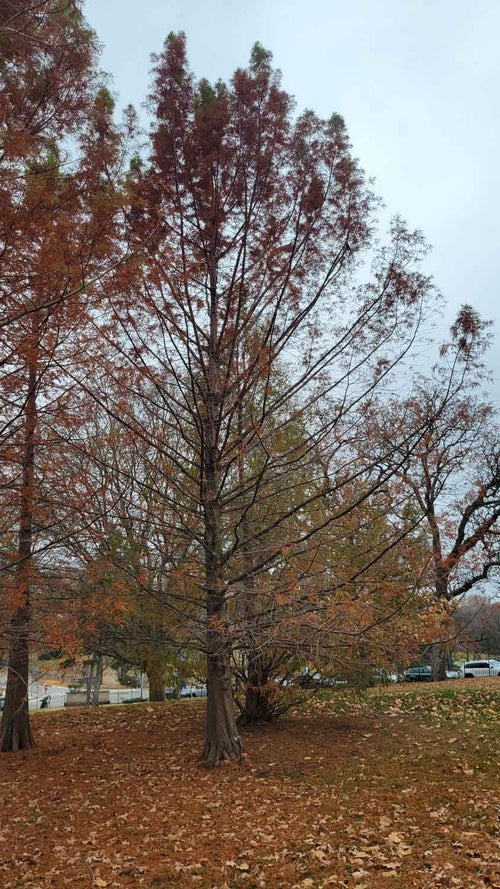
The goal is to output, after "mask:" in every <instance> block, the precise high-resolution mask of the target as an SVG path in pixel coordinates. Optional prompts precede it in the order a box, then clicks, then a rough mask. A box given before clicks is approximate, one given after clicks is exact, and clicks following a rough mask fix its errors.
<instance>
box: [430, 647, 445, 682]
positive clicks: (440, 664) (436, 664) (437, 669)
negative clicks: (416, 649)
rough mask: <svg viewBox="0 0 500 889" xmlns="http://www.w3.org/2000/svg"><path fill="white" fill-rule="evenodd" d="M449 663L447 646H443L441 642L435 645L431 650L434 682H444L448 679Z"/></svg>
mask: <svg viewBox="0 0 500 889" xmlns="http://www.w3.org/2000/svg"><path fill="white" fill-rule="evenodd" d="M447 661H448V650H447V647H446V645H442V644H440V643H439V642H438V643H436V644H435V645H433V646H432V647H431V650H430V662H431V666H432V681H433V682H443V681H444V680H445V679H446V663H447Z"/></svg>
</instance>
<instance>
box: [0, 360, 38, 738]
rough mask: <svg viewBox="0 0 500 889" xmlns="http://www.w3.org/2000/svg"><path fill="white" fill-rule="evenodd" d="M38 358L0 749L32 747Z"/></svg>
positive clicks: (31, 370) (32, 380)
mask: <svg viewBox="0 0 500 889" xmlns="http://www.w3.org/2000/svg"><path fill="white" fill-rule="evenodd" d="M36 384H37V359H36V344H35V345H34V346H33V351H32V354H31V355H30V361H29V365H28V395H27V398H26V406H25V433H24V453H23V471H22V486H21V507H20V520H19V538H18V564H17V571H16V585H15V589H14V590H13V595H12V605H11V618H10V622H9V657H8V662H7V687H6V690H5V703H4V710H3V716H2V728H1V733H0V750H1V751H2V752H9V751H13V752H17V751H18V750H26V749H29V748H30V747H33V746H34V740H33V736H32V734H31V728H30V721H29V710H28V682H29V643H28V629H29V624H30V617H31V608H30V589H31V568H32V566H31V561H32V547H33V508H34V496H35V432H36V425H37V409H36Z"/></svg>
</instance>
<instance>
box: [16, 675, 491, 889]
mask: <svg viewBox="0 0 500 889" xmlns="http://www.w3.org/2000/svg"><path fill="white" fill-rule="evenodd" d="M204 708H205V704H204V702H203V701H181V702H166V703H165V704H158V705H150V704H143V705H135V706H133V705H129V706H122V707H116V706H115V707H106V708H100V709H99V710H97V711H89V710H85V709H78V710H73V711H59V712H55V711H54V712H50V711H49V712H41V713H37V714H35V715H34V716H33V727H34V732H35V735H36V738H37V742H38V746H37V748H36V749H35V750H33V751H30V752H28V753H25V754H2V755H1V757H0V887H1V889H14V887H16V889H17V887H26V889H28V887H30V889H42V887H44V889H45V887H49V886H50V887H52V889H62V887H68V886H71V887H73V886H74V887H76V889H80V887H81V889H105V887H109V889H115V887H120V889H121V887H123V889H126V887H130V889H132V887H133V889H136V887H144V889H169V887H187V886H190V887H191V886H199V887H201V889H236V887H245V889H255V887H266V889H268V887H271V889H272V887H301V889H323V887H330V886H333V887H357V889H372V887H375V889H377V887H387V889H391V887H405V889H408V887H422V889H424V887H425V889H428V887H431V886H440V887H455V889H462V887H486V889H491V887H500V778H499V762H500V680H498V679H488V680H474V681H470V682H467V681H466V680H463V681H458V682H449V683H446V684H438V685H432V686H419V685H415V686H398V687H393V688H390V689H375V690H372V691H371V692H369V693H368V694H367V695H366V697H364V698H360V697H358V696H356V695H354V694H353V693H349V692H346V691H342V692H337V693H333V694H331V695H330V697H329V698H328V696H325V697H324V698H323V699H322V700H318V699H315V700H314V701H313V702H311V703H310V704H309V705H308V706H307V708H306V709H305V710H302V711H299V712H297V713H295V714H292V715H289V716H288V717H286V718H284V719H283V720H282V721H281V722H279V723H278V724H277V725H275V726H266V727H264V728H262V729H258V730H255V729H254V730H252V731H246V732H245V733H244V745H245V750H246V757H245V760H244V762H243V764H242V765H241V766H232V765H231V766H225V767H222V768H220V769H217V770H215V771H212V772H210V771H206V770H205V769H203V768H200V764H199V760H198V754H199V750H200V747H201V742H202V736H203V717H204Z"/></svg>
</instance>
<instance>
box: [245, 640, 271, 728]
mask: <svg viewBox="0 0 500 889" xmlns="http://www.w3.org/2000/svg"><path fill="white" fill-rule="evenodd" d="M272 704H273V698H272V692H271V688H270V685H269V671H268V669H267V666H266V663H265V660H264V658H263V656H262V655H261V654H259V653H258V652H252V653H251V654H250V656H249V658H248V667H247V681H246V684H245V703H244V704H243V709H242V713H241V716H240V718H239V720H238V722H240V723H242V724H243V725H246V724H248V723H252V722H270V721H271V720H272V719H273V707H272Z"/></svg>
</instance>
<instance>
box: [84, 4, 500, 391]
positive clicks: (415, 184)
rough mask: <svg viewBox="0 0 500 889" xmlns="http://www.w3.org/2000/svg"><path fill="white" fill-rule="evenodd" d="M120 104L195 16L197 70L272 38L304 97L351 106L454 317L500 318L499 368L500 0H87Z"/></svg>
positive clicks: (228, 68)
mask: <svg viewBox="0 0 500 889" xmlns="http://www.w3.org/2000/svg"><path fill="white" fill-rule="evenodd" d="M85 10H86V16H87V19H88V21H89V23H90V24H91V25H92V27H93V28H94V29H95V30H96V31H97V34H98V36H99V38H100V40H101V41H102V43H103V45H104V52H103V57H102V66H103V68H104V70H106V71H108V72H110V73H111V74H112V76H113V80H114V89H115V91H116V93H117V94H118V97H119V104H120V105H126V104H128V103H132V104H134V105H135V106H136V107H139V106H140V104H141V103H142V102H143V100H144V98H145V96H146V94H147V92H148V84H149V71H150V54H151V53H152V52H157V51H159V50H160V49H161V47H162V44H163V40H164V38H165V36H166V35H167V33H168V32H169V31H178V30H183V31H185V32H186V35H187V41H188V53H189V59H190V64H191V67H192V69H193V71H194V72H195V74H196V75H197V76H200V77H201V76H205V77H208V78H209V80H212V81H213V80H216V79H217V78H218V77H222V78H223V79H227V78H229V77H230V76H231V74H232V72H233V71H234V69H235V68H237V67H242V66H245V65H246V64H247V61H248V57H249V53H250V49H251V46H252V45H253V43H255V41H256V40H259V41H260V42H261V43H262V44H263V45H264V46H265V47H266V49H270V50H271V51H272V52H273V55H274V62H275V64H276V66H277V67H279V68H281V70H282V72H283V86H284V88H285V89H286V90H287V91H288V92H291V93H293V94H294V95H295V97H296V100H297V107H298V109H302V108H304V107H308V108H313V109H314V110H315V111H316V112H317V113H318V114H320V115H323V116H329V115H330V114H331V113H332V112H338V113H340V114H342V115H343V117H344V118H345V121H346V124H347V128H348V131H349V134H350V137H351V141H352V144H353V150H354V153H355V155H356V156H357V157H359V158H360V160H361V163H362V166H363V167H364V169H365V170H366V172H367V174H368V175H369V176H373V177H374V178H375V180H376V183H375V190H376V191H377V193H378V194H379V195H380V196H381V197H382V198H383V200H384V202H385V204H386V206H387V208H388V210H389V211H390V212H391V213H396V212H397V213H400V214H401V215H402V216H403V217H404V218H405V219H406V220H407V222H408V223H409V225H410V226H411V227H413V228H421V229H422V230H423V232H424V234H425V236H426V238H427V239H428V241H429V242H430V243H431V244H432V245H433V253H432V254H431V257H430V259H429V260H428V264H427V265H428V270H429V271H430V272H431V273H432V274H433V275H434V277H435V280H436V283H437V285H438V287H439V289H440V290H441V292H442V293H443V294H444V296H445V298H446V300H447V304H448V308H447V314H446V318H447V320H448V321H451V320H452V318H453V317H454V315H455V314H456V310H457V308H458V307H459V306H460V305H461V304H462V303H465V302H468V303H471V304H472V305H473V306H475V307H476V308H477V309H478V310H479V311H480V312H481V314H482V315H483V316H484V317H487V318H491V319H494V320H495V327H496V340H495V343H494V345H493V349H492V351H491V354H490V357H489V364H490V366H491V367H492V368H493V370H494V372H495V376H496V384H495V389H496V391H494V396H495V398H496V400H499V395H498V381H499V380H500V297H499V284H500V249H499V244H498V240H499V238H498V229H499V226H498V221H497V218H498V213H499V210H500V172H499V171H500V161H499V157H498V156H499V141H500V117H499V114H498V105H499V97H500V53H499V51H498V41H499V35H500V2H499V0H475V2H474V3H471V2H470V0H307V2H306V0H288V2H287V0H245V2H241V0H211V2H210V3H208V2H207V0H142V2H141V3H138V2H137V0H87V2H86V6H85Z"/></svg>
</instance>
